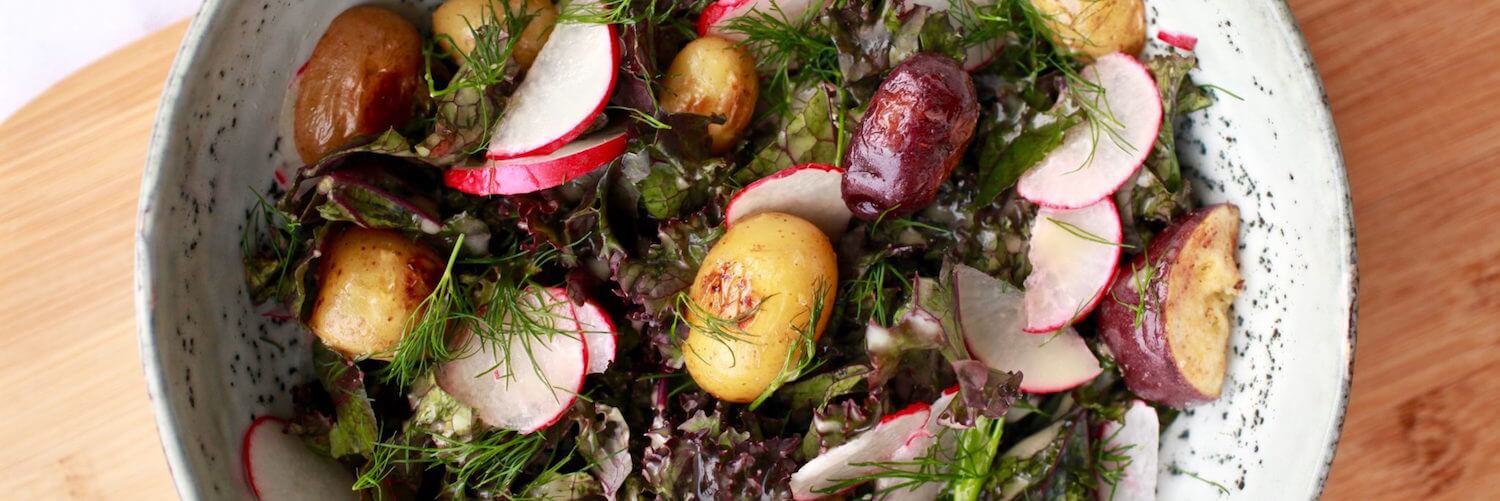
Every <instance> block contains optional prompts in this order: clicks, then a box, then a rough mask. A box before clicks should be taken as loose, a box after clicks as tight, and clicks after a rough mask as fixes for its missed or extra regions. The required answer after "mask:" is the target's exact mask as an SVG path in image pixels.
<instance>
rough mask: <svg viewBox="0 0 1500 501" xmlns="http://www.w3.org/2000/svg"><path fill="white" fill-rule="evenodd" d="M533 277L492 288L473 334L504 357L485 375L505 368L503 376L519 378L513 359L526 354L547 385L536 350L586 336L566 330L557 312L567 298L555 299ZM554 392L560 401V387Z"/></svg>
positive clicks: (502, 281)
mask: <svg viewBox="0 0 1500 501" xmlns="http://www.w3.org/2000/svg"><path fill="white" fill-rule="evenodd" d="M531 269H532V270H534V269H537V268H531ZM531 276H532V272H531V271H527V272H523V275H522V276H521V277H520V278H519V279H516V280H500V281H498V282H496V283H495V285H494V286H492V287H491V288H490V293H489V295H488V299H487V300H486V301H485V307H484V310H483V314H482V315H481V316H480V318H479V319H478V321H477V322H475V326H476V327H475V328H474V329H473V331H472V332H473V333H474V335H476V336H477V337H478V341H479V343H488V344H489V347H490V349H491V352H492V353H498V354H500V356H499V357H498V358H499V360H498V361H497V362H496V364H495V365H494V366H493V367H489V368H487V369H485V370H484V371H482V372H481V374H488V373H491V372H493V371H501V370H502V367H500V366H502V365H503V366H504V367H503V372H500V376H501V377H502V378H512V377H515V373H514V372H512V371H511V368H512V367H514V366H515V364H514V363H513V362H512V360H513V359H512V357H514V356H516V355H517V354H524V355H525V356H526V358H527V359H528V360H529V361H530V362H531V366H532V370H533V371H534V373H535V375H536V376H537V377H538V378H540V379H541V380H542V381H543V382H546V381H547V375H546V374H545V373H544V372H543V371H542V369H543V366H542V364H539V363H537V359H536V352H535V351H534V350H535V349H536V348H537V347H538V346H541V345H542V344H544V343H546V342H548V341H550V340H551V339H552V338H553V337H554V336H564V337H568V338H573V339H578V338H580V337H581V336H582V334H583V333H582V332H580V331H579V330H578V329H564V328H563V327H562V326H561V325H560V322H559V320H560V319H559V317H558V316H557V314H556V313H554V312H555V311H556V308H557V307H559V306H561V305H563V304H564V303H565V302H566V301H567V299H566V298H554V297H552V294H550V293H548V292H547V291H546V289H544V288H542V287H540V286H538V285H537V284H536V283H535V282H533V281H532V278H531ZM477 347H478V345H476V348H477ZM465 355H467V354H465ZM476 376H477V375H476ZM549 386H550V385H549ZM553 389H554V391H553V397H554V398H557V397H558V395H557V391H556V390H557V389H558V388H553Z"/></svg>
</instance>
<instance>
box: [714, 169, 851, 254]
mask: <svg viewBox="0 0 1500 501" xmlns="http://www.w3.org/2000/svg"><path fill="white" fill-rule="evenodd" d="M843 180H844V170H843V169H840V168H838V167H834V166H832V165H824V164H802V165H798V166H795V167H791V168H788V169H782V170H781V171H780V172H777V173H775V174H771V175H770V176H767V177H764V178H761V179H759V180H757V181H755V182H753V183H750V185H749V186H746V187H745V188H744V189H742V190H740V191H739V192H738V193H735V194H734V197H733V198H730V199H729V208H728V209H726V210H725V211H724V220H725V221H726V222H727V224H729V225H733V224H734V222H735V221H738V220H741V219H744V218H747V217H750V216H754V215H756V214H760V213H764V212H782V213H786V214H791V215H793V216H797V217H800V218H802V219H806V220H807V221H808V222H810V223H812V224H813V225H815V226H817V227H818V229H820V230H823V233H825V234H827V235H828V236H829V237H835V238H836V237H838V236H839V235H842V234H844V230H845V229H846V228H848V227H849V219H850V218H852V217H854V213H852V212H849V206H848V205H846V204H844V192H843V188H842V185H843Z"/></svg>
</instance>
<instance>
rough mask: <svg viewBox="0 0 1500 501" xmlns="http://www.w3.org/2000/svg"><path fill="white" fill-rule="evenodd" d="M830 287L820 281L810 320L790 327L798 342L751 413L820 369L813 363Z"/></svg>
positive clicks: (753, 406) (753, 404)
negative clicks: (791, 384)
mask: <svg viewBox="0 0 1500 501" xmlns="http://www.w3.org/2000/svg"><path fill="white" fill-rule="evenodd" d="M830 287H831V286H830V285H829V284H828V282H827V281H825V280H822V279H819V280H818V282H817V285H816V286H814V287H813V302H812V305H811V306H809V307H808V309H807V320H806V321H805V322H804V323H803V324H802V325H796V324H793V325H792V326H791V327H792V331H793V332H796V333H797V342H796V343H795V344H793V345H792V346H790V347H788V349H787V351H786V358H785V359H783V360H782V362H781V370H779V371H777V372H776V377H775V378H774V379H772V380H771V384H768V385H766V388H765V389H764V390H761V392H760V396H757V397H755V400H754V401H752V402H750V410H751V411H754V410H755V409H756V408H758V407H760V404H761V403H762V402H765V401H766V399H767V398H770V396H771V394H773V393H776V390H777V389H778V388H781V385H784V384H786V383H789V382H792V381H795V380H797V378H799V377H802V375H803V374H806V373H808V372H810V371H812V370H813V369H816V368H817V366H818V364H817V363H815V362H814V359H816V358H817V357H816V356H815V355H817V349H818V324H819V323H820V322H819V320H822V319H823V311H824V310H825V309H826V308H827V305H826V304H824V303H825V302H826V301H827V300H828V292H829V290H830Z"/></svg>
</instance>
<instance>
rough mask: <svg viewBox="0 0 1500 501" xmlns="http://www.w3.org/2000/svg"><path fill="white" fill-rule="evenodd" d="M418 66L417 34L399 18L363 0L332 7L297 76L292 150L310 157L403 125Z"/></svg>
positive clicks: (411, 105) (411, 103)
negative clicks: (334, 9) (329, 20)
mask: <svg viewBox="0 0 1500 501" xmlns="http://www.w3.org/2000/svg"><path fill="white" fill-rule="evenodd" d="M421 73H422V36H421V35H420V34H418V33H417V28H416V27H414V26H412V24H411V23H410V22H408V21H407V20H406V19H405V18H403V17H401V16H400V15H399V14H396V13H395V12H391V11H390V10H387V9H384V8H380V7H373V6H369V5H360V6H356V7H351V8H350V9H349V10H346V11H344V12H343V13H341V14H339V15H338V17H335V18H333V22H332V23H330V24H329V25H328V30H327V31H324V32H323V37H322V38H320V39H318V45H317V47H316V48H314V49H313V53H312V57H309V58H308V59H307V64H306V65H304V66H303V68H302V70H301V76H300V77H298V78H299V81H298V84H297V99H296V102H295V108H294V109H293V111H292V115H293V116H292V121H293V124H292V126H293V136H294V139H295V141H296V143H297V154H298V155H300V156H301V157H302V161H303V162H306V163H313V162H316V161H318V159H319V158H322V157H323V155H326V154H328V153H329V152H332V151H334V150H337V149H339V148H342V147H343V146H344V145H345V144H346V143H348V142H349V140H350V139H353V138H355V137H358V136H367V135H371V134H379V133H381V132H384V131H385V130H386V129H389V128H391V127H400V126H401V125H403V124H405V123H406V121H407V120H409V119H410V118H411V115H412V111H413V110H414V109H415V105H416V97H417V90H418V83H419V82H420V76H421Z"/></svg>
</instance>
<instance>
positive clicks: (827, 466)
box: [791, 402, 932, 500]
mask: <svg viewBox="0 0 1500 501" xmlns="http://www.w3.org/2000/svg"><path fill="white" fill-rule="evenodd" d="M931 416H932V409H931V408H930V407H929V406H928V405H927V404H925V403H922V402H917V403H914V404H911V405H910V406H907V408H905V409H902V410H901V411H900V412H897V413H895V414H891V415H888V416H886V417H885V418H883V419H881V420H880V424H877V425H875V428H874V429H871V430H870V431H867V432H864V433H861V434H860V435H859V436H857V437H854V439H853V440H850V441H848V442H845V443H844V444H843V445H840V446H838V447H834V448H832V449H829V450H828V451H827V452H824V453H822V454H819V455H818V457H815V458H813V459H812V461H808V462H807V464H804V465H802V468H799V469H798V470H797V472H796V473H793V474H792V482H791V486H792V497H793V498H795V499H798V500H808V499H818V498H821V497H824V496H829V495H832V494H833V493H831V492H828V491H830V490H832V489H833V488H834V487H835V486H837V485H838V484H839V482H840V481H841V480H847V479H852V478H858V477H863V476H867V475H869V474H871V473H875V472H878V471H880V470H881V469H882V467H881V466H880V465H878V464H870V463H881V462H890V461H892V460H893V458H894V457H895V454H896V451H898V450H901V448H902V447H904V446H906V445H907V443H908V442H911V441H912V440H913V439H914V437H917V436H925V435H928V433H927V421H928V418H929V417H931Z"/></svg>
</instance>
